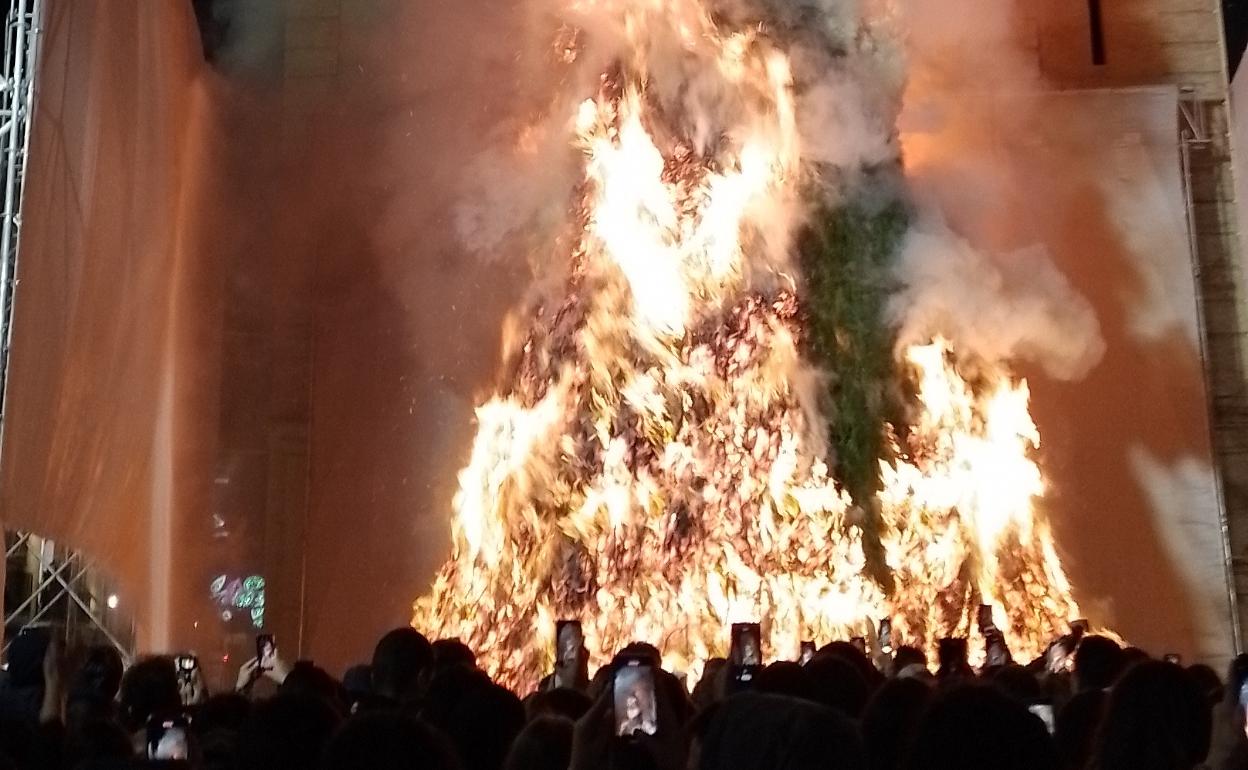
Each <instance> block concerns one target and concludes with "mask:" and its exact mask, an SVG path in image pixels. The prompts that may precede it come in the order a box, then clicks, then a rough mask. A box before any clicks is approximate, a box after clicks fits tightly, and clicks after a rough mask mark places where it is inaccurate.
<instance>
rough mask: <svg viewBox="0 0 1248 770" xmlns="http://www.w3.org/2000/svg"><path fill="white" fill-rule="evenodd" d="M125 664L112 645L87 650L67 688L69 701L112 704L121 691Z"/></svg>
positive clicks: (97, 646)
mask: <svg viewBox="0 0 1248 770" xmlns="http://www.w3.org/2000/svg"><path fill="white" fill-rule="evenodd" d="M124 673H125V664H124V663H123V662H122V660H121V653H119V652H117V649H116V648H115V647H113V646H112V645H96V646H94V647H91V648H89V649H88V650H87V652H86V655H84V656H83V659H82V665H81V666H79V668H78V671H77V673H75V674H74V678H73V680H72V682H71V684H70V687H69V700H70V701H71V702H72V701H77V700H85V701H90V702H93V703H112V701H113V699H115V698H116V697H117V691H118V690H119V689H121V677H122V674H124Z"/></svg>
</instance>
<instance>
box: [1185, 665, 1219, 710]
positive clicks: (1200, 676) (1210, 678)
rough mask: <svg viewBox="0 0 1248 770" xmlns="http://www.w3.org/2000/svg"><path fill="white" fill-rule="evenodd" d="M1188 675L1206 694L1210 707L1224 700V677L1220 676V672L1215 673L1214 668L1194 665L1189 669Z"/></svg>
mask: <svg viewBox="0 0 1248 770" xmlns="http://www.w3.org/2000/svg"><path fill="white" fill-rule="evenodd" d="M1187 675H1188V676H1190V677H1191V678H1192V681H1193V682H1195V683H1196V686H1197V687H1199V688H1200V691H1201V692H1203V693H1204V694H1205V699H1206V700H1208V701H1209V704H1210V705H1213V704H1215V703H1217V702H1218V701H1220V700H1222V677H1220V676H1218V672H1217V671H1214V670H1213V667H1212V666H1207V665H1205V664H1204V663H1193V664H1192V665H1190V666H1188V667H1187Z"/></svg>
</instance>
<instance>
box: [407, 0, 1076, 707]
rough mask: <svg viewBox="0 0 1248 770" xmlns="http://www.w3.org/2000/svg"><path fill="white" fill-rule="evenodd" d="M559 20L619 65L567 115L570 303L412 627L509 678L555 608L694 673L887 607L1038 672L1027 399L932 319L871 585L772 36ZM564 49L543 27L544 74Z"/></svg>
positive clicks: (1045, 574) (516, 398) (502, 431)
mask: <svg viewBox="0 0 1248 770" xmlns="http://www.w3.org/2000/svg"><path fill="white" fill-rule="evenodd" d="M572 2H573V3H574V5H575V9H576V11H577V12H578V13H582V14H585V13H593V14H599V15H602V16H605V17H609V18H611V19H614V20H615V21H616V22H618V24H617V27H618V29H619V30H623V34H624V35H625V37H626V38H627V47H628V49H629V50H630V51H631V55H630V56H628V57H623V58H621V59H619V60H618V61H617V62H616V63H615V64H614V65H613V66H612V67H611V68H610V69H609V70H608V71H606V72H604V73H603V74H602V76H601V78H600V79H599V82H598V84H597V93H596V94H592V95H586V96H589V97H590V98H587V99H585V100H584V101H583V102H582V103H581V104H580V105H579V106H578V107H577V109H576V110H575V114H574V115H571V116H569V118H570V120H569V125H570V126H572V127H573V132H574V137H573V139H572V141H573V142H574V143H575V146H576V147H577V148H578V149H579V150H580V151H581V152H582V153H583V157H584V181H583V184H581V185H580V186H579V188H578V190H577V192H576V197H577V205H576V208H575V211H574V216H573V219H574V222H573V226H572V229H571V232H570V235H569V237H568V238H567V241H568V243H570V244H571V245H570V246H568V245H566V244H565V246H564V247H563V248H564V249H565V251H564V258H565V259H566V260H567V263H568V265H569V269H568V274H567V278H566V281H565V282H564V286H563V289H564V290H563V293H562V296H561V298H559V299H556V300H553V301H551V302H549V303H546V304H542V305H540V306H537V307H534V308H532V310H531V316H530V317H529V318H528V320H527V327H526V328H527V332H526V335H525V336H524V338H523V339H521V340H520V341H519V342H518V344H517V345H516V346H515V349H514V350H511V351H509V353H508V360H507V362H506V367H507V368H506V369H505V371H506V372H507V374H506V377H505V382H506V385H505V386H504V387H503V388H502V389H501V391H500V392H499V393H498V395H496V396H495V397H494V398H492V399H490V400H489V401H488V402H487V403H485V404H484V405H483V406H481V407H480V408H479V409H478V411H477V418H478V422H479V431H478V434H477V437H476V441H475V443H474V445H473V449H472V456H471V459H470V461H469V463H468V465H467V467H466V468H465V469H464V470H463V471H462V473H461V474H460V491H459V493H458V495H457V496H456V498H455V508H456V516H455V519H454V522H453V542H454V553H453V557H452V559H451V560H450V561H449V562H448V563H447V564H446V565H445V566H444V567H443V568H442V570H441V571H440V573H439V574H438V576H437V578H436V580H435V582H434V585H433V587H432V589H431V590H430V592H429V593H428V595H427V596H425V597H423V598H421V599H420V600H419V601H418V602H417V604H416V610H415V617H414V619H413V625H415V626H416V627H417V628H420V629H421V630H423V631H425V632H427V633H430V634H432V635H434V636H440V637H459V638H461V639H463V640H464V641H466V642H467V643H468V644H469V645H471V646H472V647H473V648H474V649H475V650H477V651H478V652H479V654H480V656H481V660H482V662H483V665H485V666H486V667H487V668H488V669H489V671H490V672H491V674H493V675H495V676H496V677H498V678H499V679H500V680H501V681H503V682H505V683H508V684H511V685H514V686H517V687H525V686H531V685H533V684H534V683H536V681H537V679H538V678H539V677H540V676H541V675H543V674H544V673H546V672H547V671H549V669H550V666H551V663H552V657H553V644H552V641H553V640H552V637H553V634H554V626H555V620H556V619H558V618H565V617H566V618H577V619H580V620H581V621H582V622H583V624H584V630H585V637H586V643H587V646H588V647H589V649H590V652H591V656H592V658H593V662H594V663H595V664H601V663H604V662H606V660H607V659H608V657H609V655H610V654H611V653H612V652H614V651H615V650H617V649H619V648H620V647H622V646H623V645H624V644H626V643H628V642H629V641H633V640H644V641H649V642H652V643H654V644H656V645H657V646H658V647H660V648H661V649H662V650H663V651H664V655H665V658H666V660H665V662H666V663H667V664H668V665H669V666H672V667H674V668H676V669H678V670H690V671H691V672H692V673H694V674H695V675H696V674H697V672H698V671H699V670H700V668H701V665H702V663H703V662H704V661H705V660H706V659H707V658H709V657H712V656H715V655H723V654H724V653H725V652H726V646H727V642H728V639H727V632H726V629H727V627H728V624H729V623H731V622H733V621H738V620H753V619H758V620H761V621H762V623H763V633H764V637H765V641H766V642H767V645H768V648H769V650H770V652H771V653H772V654H773V655H775V656H779V657H790V658H791V657H795V656H796V654H797V650H798V644H799V641H800V640H802V639H815V640H819V641H820V642H827V641H831V640H833V639H838V638H839V639H844V638H848V637H850V636H855V635H870V633H871V631H870V628H869V627H870V626H871V625H873V623H874V622H875V621H877V620H878V619H880V618H884V617H891V618H892V619H893V623H894V638H895V639H896V640H898V641H899V642H907V643H919V644H925V645H929V646H932V645H934V642H935V640H936V639H938V638H940V637H941V636H945V635H948V634H955V633H959V632H960V633H966V632H968V631H969V628H970V623H971V619H972V618H973V616H974V614H975V609H976V606H977V605H978V604H979V603H980V601H981V599H982V601H984V602H986V603H991V604H993V605H994V608H995V613H996V620H997V624H998V625H999V626H1000V627H1002V628H1003V629H1005V630H1006V636H1007V638H1008V640H1009V642H1010V644H1011V647H1012V649H1013V651H1014V652H1015V654H1016V655H1018V654H1020V653H1021V654H1035V653H1037V652H1038V651H1039V650H1040V649H1042V646H1043V644H1045V643H1046V642H1047V641H1048V640H1049V639H1050V638H1052V636H1053V635H1054V633H1055V632H1059V631H1061V630H1064V628H1065V625H1066V621H1067V620H1068V619H1069V618H1071V617H1075V616H1077V615H1078V608H1077V607H1076V606H1075V604H1074V602H1073V600H1072V599H1071V597H1070V587H1069V585H1068V584H1067V581H1066V578H1065V576H1064V574H1063V572H1062V568H1061V565H1060V563H1059V561H1058V558H1057V556H1056V553H1055V549H1054V545H1053V541H1052V538H1051V536H1050V533H1049V530H1048V527H1047V526H1046V524H1045V522H1044V521H1043V519H1042V518H1041V517H1040V516H1039V515H1038V514H1037V511H1036V508H1035V501H1036V499H1037V498H1038V497H1039V496H1040V495H1041V494H1042V493H1043V491H1044V482H1043V479H1042V477H1041V474H1040V470H1039V468H1038V467H1037V466H1036V464H1035V462H1034V461H1033V459H1032V454H1033V453H1034V451H1035V450H1036V449H1037V448H1038V445H1039V436H1038V434H1037V431H1036V427H1035V425H1034V423H1033V422H1032V420H1031V418H1030V416H1029V414H1028V407H1027V401H1028V391H1027V387H1026V384H1025V383H1022V382H1019V381H1017V380H1015V379H1014V378H1012V377H1011V375H1010V373H1009V372H1008V371H1006V370H1004V369H1003V368H1002V367H1001V366H1000V365H997V364H994V363H992V362H988V361H977V360H973V359H971V360H968V359H961V358H959V356H958V355H957V354H956V353H955V352H954V351H953V350H952V349H951V346H950V345H949V344H948V343H946V342H945V341H943V340H941V339H939V338H937V337H936V336H935V335H936V334H938V332H939V330H937V329H934V330H932V332H933V342H932V343H931V344H930V345H926V346H918V347H912V348H910V349H909V350H907V351H903V354H904V361H903V368H904V369H905V370H906V371H907V372H908V374H909V376H910V377H911V378H912V383H911V384H912V386H913V387H914V389H915V391H916V407H917V408H916V410H915V414H914V415H913V419H912V424H910V425H908V426H898V427H904V429H902V430H894V431H893V434H894V435H895V437H896V438H894V439H893V440H894V441H895V447H894V448H895V450H896V457H897V458H898V459H897V460H896V461H895V463H893V464H886V465H885V466H884V467H883V480H884V489H883V490H882V491H881V492H880V494H879V495H878V499H877V500H876V501H875V504H876V506H878V513H879V516H878V518H879V522H880V523H879V526H880V528H881V532H880V536H881V540H882V545H883V551H884V556H885V559H886V561H887V566H888V568H889V570H891V572H892V575H893V583H894V586H893V588H892V590H891V592H890V591H886V590H885V589H884V588H882V587H881V585H880V584H879V583H877V582H876V581H875V580H873V579H872V578H871V577H870V576H869V575H868V574H866V566H867V559H866V557H865V556H864V550H863V542H862V536H861V533H860V531H859V529H858V527H857V526H856V524H857V522H860V521H861V520H862V518H863V517H862V513H861V511H859V510H858V509H857V508H856V507H855V506H854V505H853V503H852V502H851V501H850V500H849V498H848V496H847V495H846V494H845V493H844V492H843V491H842V489H841V488H840V486H839V485H838V483H837V481H836V480H835V479H834V478H832V477H831V475H830V471H829V465H830V464H831V463H830V459H829V458H830V455H829V447H828V438H827V424H828V417H827V416H826V415H825V414H823V413H822V411H821V407H820V400H819V395H818V394H819V392H820V388H821V387H822V386H821V382H822V381H823V380H822V375H821V374H820V373H819V372H818V371H817V369H816V368H815V367H814V366H813V365H812V364H810V363H809V362H807V361H806V360H804V358H803V354H802V348H801V345H802V340H803V321H802V314H801V312H800V303H799V296H801V292H802V288H803V287H802V285H801V280H800V271H799V270H798V269H797V267H796V260H795V259H793V258H792V256H791V252H792V251H793V245H792V236H793V232H794V231H795V229H796V227H797V226H798V225H799V224H800V222H799V220H800V216H799V214H798V212H800V211H802V210H803V206H804V205H805V204H804V203H803V199H804V198H805V197H809V192H808V191H807V188H808V187H809V186H810V184H811V183H812V179H813V178H814V176H815V174H814V173H813V172H812V171H811V169H810V168H809V164H807V163H806V162H805V160H804V158H803V154H802V141H801V136H800V134H799V131H798V128H797V127H798V107H797V98H796V95H795V91H796V87H795V86H794V82H793V80H794V78H793V76H792V74H791V60H790V56H789V54H788V53H786V49H785V47H784V43H783V40H784V38H785V35H783V34H778V33H777V34H768V32H767V27H766V25H761V24H758V23H749V24H747V23H745V22H738V23H737V24H736V26H734V23H733V22H730V21H727V20H726V19H725V18H721V17H720V16H716V17H715V18H714V20H713V19H712V16H711V15H710V14H709V13H708V12H707V11H706V10H705V9H704V8H703V7H702V5H700V4H699V3H698V2H696V0H665V1H664V2H654V1H653V0H612V1H608V0H601V1H600V2H595V1H594V0H579V2H577V0H572ZM576 39H577V35H572V34H568V32H567V30H566V29H563V30H561V34H560V35H559V36H558V42H557V46H558V54H559V56H558V58H559V59H560V60H561V61H565V62H573V61H576V60H577V59H578V56H577V50H576V46H577V43H576V42H575V41H576ZM655 61H662V62H664V66H663V67H662V75H663V76H665V77H667V78H668V80H667V81H664V80H663V78H662V77H660V73H659V69H660V68H659V67H658V66H657V65H656V66H652V64H651V62H655ZM681 73H683V74H681ZM672 78H675V81H676V82H672V80H671V79H672ZM971 371H973V372H974V376H973V377H969V378H966V377H964V376H963V374H962V373H963V372H971Z"/></svg>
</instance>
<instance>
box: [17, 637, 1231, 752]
mask: <svg viewBox="0 0 1248 770" xmlns="http://www.w3.org/2000/svg"><path fill="white" fill-rule="evenodd" d="M1059 644H1062V645H1065V647H1063V648H1061V649H1063V650H1064V651H1065V653H1066V655H1065V659H1064V660H1062V661H1059V663H1061V665H1058V666H1054V665H1053V662H1054V657H1053V656H1052V655H1048V656H1046V657H1043V658H1042V659H1040V660H1037V661H1035V662H1033V663H1030V664H1028V665H1021V664H1017V663H1014V662H1013V661H1010V660H1008V659H1007V660H1005V661H1004V662H998V663H996V664H994V665H990V666H985V667H984V668H983V669H981V670H976V669H975V668H973V667H972V666H971V665H970V664H969V663H968V661H967V660H966V657H965V649H966V647H965V644H962V645H950V646H949V648H948V649H946V648H945V646H943V645H942V648H941V650H940V653H939V656H938V661H936V663H937V665H935V666H934V668H935V670H934V671H933V670H932V668H929V665H928V659H927V657H926V656H925V655H924V653H923V652H922V651H920V650H917V649H914V648H910V647H901V648H898V649H897V650H894V651H890V653H889V654H879V653H877V654H875V655H873V656H872V655H868V654H867V653H866V652H865V651H864V650H863V649H862V646H861V645H855V644H852V643H849V642H836V643H832V644H829V645H827V646H826V647H824V648H822V649H820V650H818V651H817V652H815V653H814V654H813V655H811V656H810V657H809V658H808V659H807V660H805V661H804V662H796V661H778V662H773V663H770V664H769V665H766V666H758V667H756V668H754V669H753V670H752V671H751V673H750V675H749V676H747V677H743V676H741V672H740V671H739V670H738V667H736V666H734V665H733V664H730V663H728V662H727V661H724V660H722V659H717V660H711V661H709V662H708V663H707V664H706V667H705V671H704V672H703V675H702V677H701V678H700V680H699V681H697V682H696V683H690V684H693V685H694V686H693V687H692V689H691V690H690V689H688V688H687V687H686V683H685V682H684V681H683V680H682V679H680V678H678V677H677V676H676V675H674V674H673V673H671V672H668V671H665V670H664V669H663V668H662V664H661V657H660V652H659V650H657V649H655V648H654V647H652V646H650V645H648V644H643V643H635V644H632V645H629V646H628V647H627V648H626V649H625V650H623V651H621V653H620V655H619V656H617V658H616V660H615V661H614V662H613V663H611V664H610V665H608V666H604V667H603V668H602V669H601V670H599V671H598V672H596V673H595V674H594V676H593V677H592V678H591V677H590V676H589V671H588V667H587V665H586V664H585V660H584V657H583V650H582V651H581V656H580V657H578V658H576V659H574V661H573V663H572V664H571V665H566V666H562V667H561V666H558V665H557V666H556V668H557V670H556V671H555V672H554V673H553V674H552V675H551V676H550V677H547V679H546V680H543V682H542V684H541V685H540V686H539V687H538V688H537V690H536V691H535V692H532V693H513V692H511V691H510V690H508V689H507V688H505V687H502V686H500V685H499V684H497V683H495V682H494V681H492V680H491V679H490V677H489V676H487V674H486V673H484V672H483V671H482V670H481V669H480V668H478V666H477V665H476V658H475V655H474V653H473V651H472V650H470V649H469V648H468V647H467V646H465V645H464V644H462V643H461V642H459V641H456V640H440V641H436V642H433V643H430V642H429V641H428V640H427V639H426V638H425V637H424V636H422V635H421V634H420V633H418V632H417V631H416V630H414V629H411V628H401V629H396V630H394V631H392V632H390V633H388V634H386V635H385V636H384V637H383V638H382V639H381V640H380V641H379V642H378V643H377V645H376V648H375V650H374V652H373V656H372V660H371V661H370V662H369V663H367V664H362V665H359V666H356V667H354V668H351V669H350V670H348V671H347V672H345V674H344V676H343V677H342V678H341V679H338V678H335V677H334V676H332V675H331V674H329V673H328V672H326V671H324V670H323V669H321V668H318V667H317V666H315V665H314V664H312V663H310V662H297V663H294V664H293V665H289V666H288V665H287V664H286V663H285V662H283V661H282V660H281V658H280V656H278V655H276V654H274V655H273V657H271V658H266V659H261V657H260V656H257V658H256V659H254V660H251V661H249V662H248V664H247V665H245V666H243V670H242V671H241V672H240V674H239V678H238V682H237V684H238V686H237V688H236V689H235V690H234V691H232V692H228V693H223V694H211V695H210V694H209V693H207V692H206V691H205V689H204V688H203V686H202V681H200V680H199V678H198V675H194V676H185V675H184V673H185V672H180V666H182V663H183V659H181V658H169V657H152V658H147V659H144V660H141V661H139V662H137V663H135V664H134V665H132V666H130V667H129V668H128V669H124V667H123V663H122V658H121V657H120V656H119V655H118V654H117V652H116V651H115V650H113V649H112V648H109V647H98V648H92V649H89V650H86V651H85V652H83V653H82V654H80V655H78V656H77V661H76V663H75V665H73V666H72V667H71V668H72V671H73V673H72V675H70V676H68V677H62V669H64V668H66V667H65V666H64V657H65V656H64V655H63V654H62V652H61V651H60V650H58V649H57V645H56V644H55V643H53V642H51V641H50V638H49V635H48V634H46V633H39V632H37V631H36V632H32V633H23V634H22V635H20V636H18V637H17V638H15V639H14V640H13V643H12V644H11V646H10V648H9V652H8V666H7V671H6V672H5V673H4V676H3V679H2V680H0V770H9V769H10V768H17V769H19V770H27V769H30V770H34V769H35V768H38V769H39V770H45V769H46V770H59V769H60V768H64V769H65V770H74V769H77V768H82V769H83V770H94V769H104V768H132V767H165V766H169V767H189V768H197V769H198V768H202V769H203V770H261V769H262V768H263V769H266V770H267V769H268V768H313V769H315V768H323V769H324V770H365V769H368V770H399V769H400V768H402V769H405V770H406V769H408V768H411V769H412V770H424V769H426V768H427V769H429V770H590V769H596V768H612V769H614V768H619V769H620V770H633V769H634V768H635V769H637V770H651V769H653V770H683V769H684V768H693V769H700V770H806V769H807V768H809V769H810V770H814V769H815V768H845V769H846V770H946V769H947V770H955V769H957V770H975V769H977V768H1020V769H1021V770H1033V769H1034V770H1085V769H1087V770H1192V769H1193V768H1210V769H1212V770H1224V769H1225V770H1229V769H1231V768H1235V769H1238V768H1246V769H1248V737H1246V735H1245V725H1244V710H1243V708H1242V707H1241V706H1240V702H1241V699H1240V690H1241V686H1242V683H1243V681H1244V679H1245V677H1248V656H1241V657H1240V658H1238V659H1236V660H1235V661H1234V662H1233V663H1232V665H1231V667H1230V670H1229V671H1228V672H1227V676H1226V678H1225V679H1223V678H1222V677H1221V676H1219V674H1218V673H1217V672H1215V671H1214V670H1213V669H1211V668H1209V667H1207V666H1204V665H1192V666H1188V667H1184V666H1183V665H1181V664H1179V663H1178V662H1175V661H1173V660H1169V661H1167V660H1156V659H1153V658H1151V657H1150V656H1149V655H1148V654H1146V653H1145V652H1143V651H1141V650H1139V649H1135V648H1130V647H1123V646H1121V645H1119V644H1118V643H1116V642H1115V641H1113V640H1112V639H1109V638H1107V637H1104V636H1097V635H1082V636H1080V637H1078V638H1070V637H1067V638H1066V639H1065V640H1063V641H1061V642H1059ZM638 661H641V664H642V665H643V666H645V667H646V669H647V671H648V675H649V676H650V677H651V678H650V681H652V683H653V684H652V690H653V698H654V704H653V709H654V717H653V720H652V721H653V725H654V726H655V729H652V730H648V731H646V732H636V733H634V734H625V735H621V734H620V731H619V729H618V727H619V724H620V722H619V719H618V717H619V716H620V715H619V714H618V713H616V712H617V710H618V709H619V708H620V705H619V703H620V702H619V701H618V700H617V698H618V692H615V693H613V689H618V684H617V685H616V686H615V687H613V682H614V681H615V679H616V676H617V674H618V672H619V671H620V670H622V667H623V666H626V665H631V666H636V665H638ZM560 668H566V669H567V670H558V669H560ZM634 705H635V704H634V702H633V701H631V700H630V701H629V705H628V707H627V708H629V709H633V708H634ZM183 754H184V755H185V756H186V759H182V760H170V759H164V758H163V757H166V756H181V755H183ZM154 756H155V757H157V758H152V757H154Z"/></svg>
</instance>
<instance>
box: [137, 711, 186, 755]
mask: <svg viewBox="0 0 1248 770" xmlns="http://www.w3.org/2000/svg"><path fill="white" fill-rule="evenodd" d="M190 726H191V723H190V720H189V719H187V718H186V716H185V715H183V714H177V715H175V716H168V717H159V716H153V717H152V718H151V719H149V720H148V721H147V758H148V759H159V760H186V759H190V758H191V742H190V737H189V736H190Z"/></svg>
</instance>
